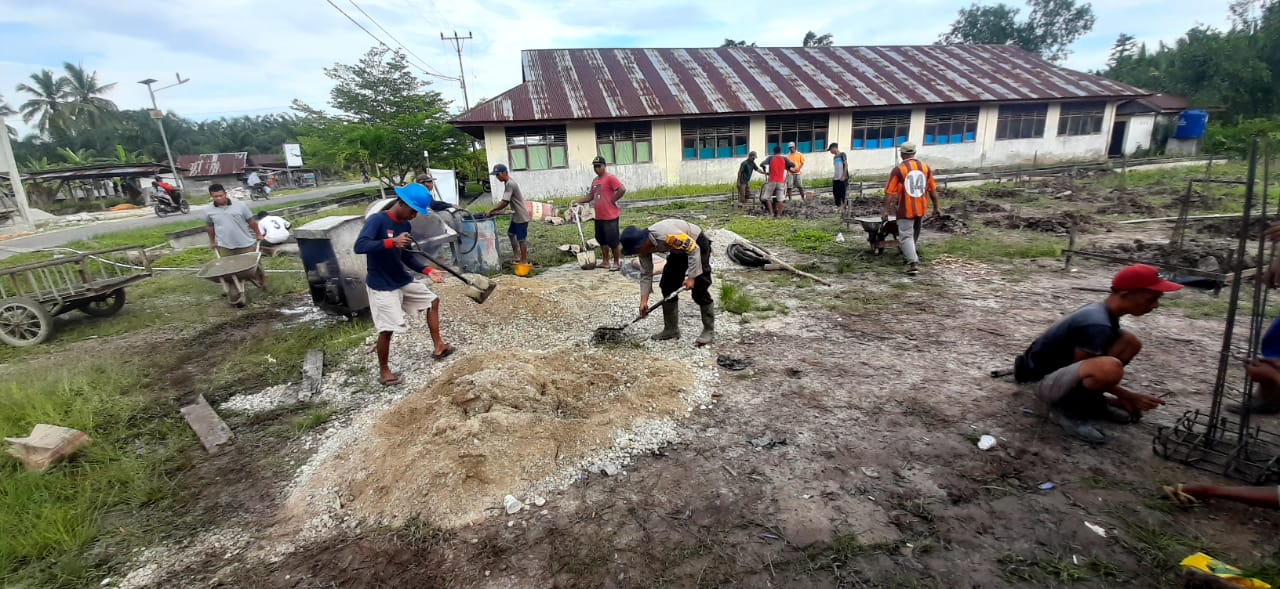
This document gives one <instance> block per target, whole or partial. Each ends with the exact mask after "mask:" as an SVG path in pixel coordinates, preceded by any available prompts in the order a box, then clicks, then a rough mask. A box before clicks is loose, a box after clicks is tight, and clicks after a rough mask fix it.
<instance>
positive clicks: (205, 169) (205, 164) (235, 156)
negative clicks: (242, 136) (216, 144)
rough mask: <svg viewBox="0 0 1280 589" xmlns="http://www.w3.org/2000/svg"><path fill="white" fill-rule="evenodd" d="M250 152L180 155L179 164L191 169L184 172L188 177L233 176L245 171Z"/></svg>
mask: <svg viewBox="0 0 1280 589" xmlns="http://www.w3.org/2000/svg"><path fill="white" fill-rule="evenodd" d="M248 157H249V153H248V152H245V151H241V152H237V153H204V154H200V155H180V156H178V165H179V166H181V167H183V168H186V169H187V170H189V171H188V172H187V173H185V174H183V176H186V177H188V178H200V177H202V176H232V175H236V174H240V173H242V172H244V166H245V163H246V160H247V158H248Z"/></svg>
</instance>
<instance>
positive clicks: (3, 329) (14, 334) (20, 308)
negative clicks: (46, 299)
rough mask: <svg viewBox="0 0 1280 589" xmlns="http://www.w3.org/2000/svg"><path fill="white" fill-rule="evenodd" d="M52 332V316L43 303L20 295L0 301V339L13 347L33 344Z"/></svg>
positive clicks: (47, 337) (47, 336)
mask: <svg viewBox="0 0 1280 589" xmlns="http://www.w3.org/2000/svg"><path fill="white" fill-rule="evenodd" d="M52 334H53V316H52V315H50V314H49V310H48V309H45V308H44V306H43V305H41V304H40V303H37V302H35V301H34V300H32V299H29V298H26V297H21V298H14V299H5V300H4V301H0V341H2V342H4V343H6V344H9V345H11V346H15V347H19V348H21V347H26V346H34V345H36V344H39V343H42V342H44V341H45V340H47V339H49V336H50V335H52Z"/></svg>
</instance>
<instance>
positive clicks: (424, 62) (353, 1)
mask: <svg viewBox="0 0 1280 589" xmlns="http://www.w3.org/2000/svg"><path fill="white" fill-rule="evenodd" d="M347 2H350V3H351V5H352V6H354V7H356V10H359V11H360V14H363V15H364V16H365V18H367V19H369V21H370V22H372V23H373V24H374V26H377V27H378V28H379V29H381V30H382V32H384V33H386V34H387V36H388V37H391V40H392V41H395V42H396V44H398V45H400V48H401V49H404V50H405V51H406V52H408V54H409V55H412V56H414V57H416V58H417V59H418V63H419V64H420V65H422V66H423V67H422V69H423V71H427V70H430V69H431V68H430V66H429V65H428V64H427V60H425V59H422V56H421V55H418V54H417V53H414V52H413V50H412V49H409V47H408V46H406V45H405V44H404V42H403V41H401V40H400V39H398V38H396V36H395V35H393V34H392V33H391V31H388V30H387V28H386V27H384V26H382V23H380V22H378V19H376V18H373V16H372V15H370V14H369V13H368V12H365V11H364V9H363V8H361V7H360V5H359V4H356V0H347ZM432 71H434V70H432ZM434 72H435V73H434V74H432V75H434V76H435V77H437V78H440V79H442V80H449V81H451V82H452V81H456V80H455V79H454V78H451V77H449V76H446V75H444V74H442V73H440V72H439V71H434Z"/></svg>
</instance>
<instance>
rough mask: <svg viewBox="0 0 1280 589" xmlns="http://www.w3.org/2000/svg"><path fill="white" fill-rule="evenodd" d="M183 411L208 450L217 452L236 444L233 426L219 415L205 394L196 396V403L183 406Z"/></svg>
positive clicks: (211, 452) (192, 428)
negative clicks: (228, 424) (228, 425)
mask: <svg viewBox="0 0 1280 589" xmlns="http://www.w3.org/2000/svg"><path fill="white" fill-rule="evenodd" d="M181 411H182V417H183V418H184V419H186V420H187V425H189V426H191V430H192V431H194V432H196V437H197V438H200V445H202V446H204V449H205V451H206V452H208V453H210V454H217V453H218V452H221V451H222V450H224V449H226V448H227V447H229V446H231V445H232V444H235V442H236V437H235V435H234V434H232V433H231V428H230V427H227V423H226V422H225V421H222V418H221V417H218V414H217V413H216V412H215V411H214V410H213V407H210V406H209V402H208V401H206V400H205V399H204V395H200V396H199V397H196V402H195V403H194V404H191V405H187V406H186V407H183V408H182V409H181Z"/></svg>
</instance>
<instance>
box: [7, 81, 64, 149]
mask: <svg viewBox="0 0 1280 589" xmlns="http://www.w3.org/2000/svg"><path fill="white" fill-rule="evenodd" d="M68 86H69V83H68V82H67V80H66V78H55V77H54V76H53V71H52V70H47V69H45V70H40V72H39V73H35V74H31V84H18V85H17V87H16V89H17V91H18V92H21V93H23V94H26V95H28V96H29V97H30V99H29V100H27V101H26V102H24V103H22V105H21V106H19V107H18V110H19V111H21V112H22V121H23V122H25V123H30V122H31V121H36V129H37V130H38V131H39V132H40V133H41V134H45V135H47V134H50V133H52V132H54V131H59V130H63V129H65V127H66V124H67V114H68V113H67V109H66V108H64V107H65V104H64V102H65V101H66V100H67V95H68V92H69V88H68Z"/></svg>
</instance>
